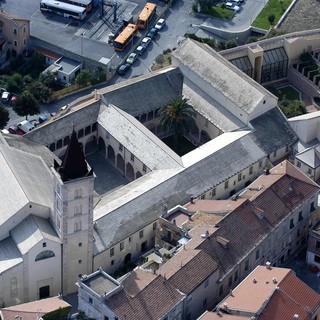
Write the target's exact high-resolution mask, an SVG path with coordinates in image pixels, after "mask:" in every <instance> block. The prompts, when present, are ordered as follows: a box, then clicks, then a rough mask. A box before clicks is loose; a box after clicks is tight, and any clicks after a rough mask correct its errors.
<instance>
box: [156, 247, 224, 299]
mask: <svg viewBox="0 0 320 320" xmlns="http://www.w3.org/2000/svg"><path fill="white" fill-rule="evenodd" d="M217 269H218V265H217V263H216V262H215V261H214V260H213V259H212V258H211V257H210V256H209V255H208V254H206V253H205V252H203V251H200V250H184V249H182V250H180V251H179V252H178V253H177V254H176V255H175V256H173V257H172V258H171V259H170V260H169V261H167V262H166V263H165V264H164V265H163V266H162V267H161V268H160V269H159V272H160V274H161V275H162V276H163V277H165V278H166V279H168V280H169V282H170V283H171V284H172V285H173V286H174V287H175V288H177V289H179V290H180V291H181V292H183V293H185V294H189V293H190V292H192V291H193V290H194V289H195V288H196V287H197V286H199V284H201V283H202V282H203V281H204V280H205V279H207V278H208V277H209V276H210V275H211V274H212V273H213V272H214V271H215V270H217ZM186 279H188V281H186Z"/></svg>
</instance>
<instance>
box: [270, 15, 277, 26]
mask: <svg viewBox="0 0 320 320" xmlns="http://www.w3.org/2000/svg"><path fill="white" fill-rule="evenodd" d="M275 19H276V16H275V15H274V13H270V14H269V15H268V21H269V23H270V25H273V23H274V20H275Z"/></svg>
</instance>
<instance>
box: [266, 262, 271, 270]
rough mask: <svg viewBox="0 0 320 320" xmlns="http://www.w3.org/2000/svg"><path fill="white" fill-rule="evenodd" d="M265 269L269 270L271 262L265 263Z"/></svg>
mask: <svg viewBox="0 0 320 320" xmlns="http://www.w3.org/2000/svg"><path fill="white" fill-rule="evenodd" d="M266 268H267V269H271V262H270V261H267V262H266Z"/></svg>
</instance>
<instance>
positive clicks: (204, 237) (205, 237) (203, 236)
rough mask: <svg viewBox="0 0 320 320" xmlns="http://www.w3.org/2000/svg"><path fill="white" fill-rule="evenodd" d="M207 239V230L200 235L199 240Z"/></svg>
mask: <svg viewBox="0 0 320 320" xmlns="http://www.w3.org/2000/svg"><path fill="white" fill-rule="evenodd" d="M208 237H209V231H208V230H207V231H206V232H205V233H203V234H202V235H201V238H203V239H207V238H208Z"/></svg>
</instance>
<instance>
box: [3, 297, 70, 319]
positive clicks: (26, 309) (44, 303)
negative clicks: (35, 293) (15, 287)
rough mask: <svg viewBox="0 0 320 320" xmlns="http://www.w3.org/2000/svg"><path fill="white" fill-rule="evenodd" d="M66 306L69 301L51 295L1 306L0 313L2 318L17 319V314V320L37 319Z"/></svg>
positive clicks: (68, 305)
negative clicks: (46, 297) (10, 305)
mask: <svg viewBox="0 0 320 320" xmlns="http://www.w3.org/2000/svg"><path fill="white" fill-rule="evenodd" d="M67 307H71V306H70V304H69V303H67V302H65V301H64V300H62V299H60V298H58V297H52V298H48V299H42V300H36V301H32V302H28V303H23V304H19V305H16V306H12V307H8V308H2V309H1V315H2V320H17V318H16V316H17V315H18V316H19V318H18V319H19V320H20V319H21V320H38V319H39V316H40V317H41V316H43V315H45V314H47V313H49V312H52V311H55V310H58V309H59V308H67Z"/></svg>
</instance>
